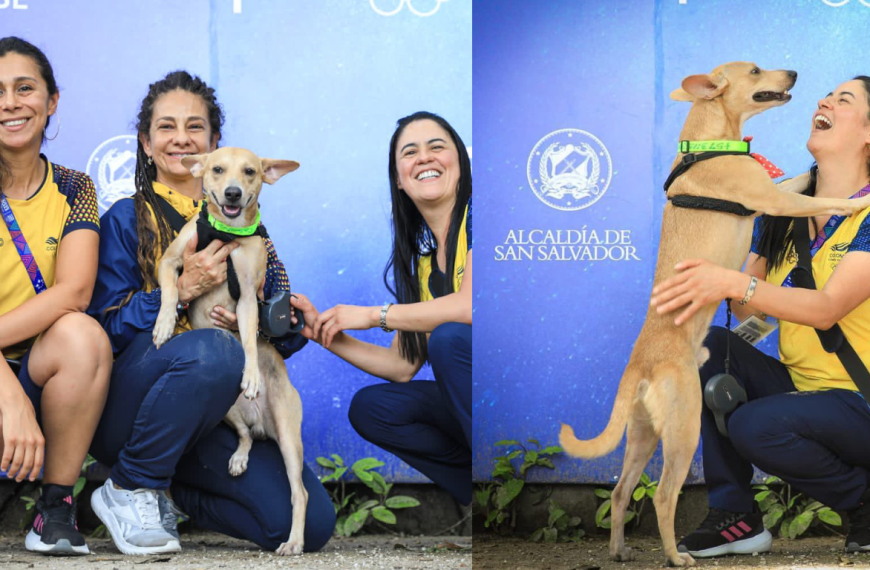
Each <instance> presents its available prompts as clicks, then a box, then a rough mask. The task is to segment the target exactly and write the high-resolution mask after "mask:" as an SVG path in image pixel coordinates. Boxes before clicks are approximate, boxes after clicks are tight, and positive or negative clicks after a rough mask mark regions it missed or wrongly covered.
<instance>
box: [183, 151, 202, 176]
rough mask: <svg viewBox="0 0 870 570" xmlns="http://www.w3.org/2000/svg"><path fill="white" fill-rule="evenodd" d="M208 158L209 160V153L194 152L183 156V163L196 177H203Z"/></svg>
mask: <svg viewBox="0 0 870 570" xmlns="http://www.w3.org/2000/svg"><path fill="white" fill-rule="evenodd" d="M206 160H208V155H207V154H192V155H190V156H185V157H184V158H182V159H181V164H183V165H184V166H185V167H186V168H187V169H188V170H189V171H190V173H191V174H193V177H194V178H202V175H203V174H205V162H206Z"/></svg>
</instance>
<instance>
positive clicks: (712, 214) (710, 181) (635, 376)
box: [559, 62, 870, 566]
mask: <svg viewBox="0 0 870 570" xmlns="http://www.w3.org/2000/svg"><path fill="white" fill-rule="evenodd" d="M796 80H797V73H796V72H794V71H782V70H779V71H766V70H762V69H760V68H758V66H756V65H755V64H753V63H747V62H733V63H728V64H725V65H721V66H719V67H717V68H716V69H714V70H713V71H712V72H711V73H710V74H708V75H692V76H689V77H687V78H686V79H684V80H683V82H682V87H681V88H680V89H677V90H675V91H674V92H673V93H671V98H672V99H675V100H678V101H687V102H691V103H692V108H691V110H690V111H689V115H688V117H687V118H686V123H685V125H684V126H683V130H682V132H681V133H680V140H681V141H711V140H728V141H740V140H741V139H742V127H743V123H744V122H745V121H746V120H747V119H748V118H750V117H752V116H753V115H756V114H758V113H760V112H762V111H764V110H766V109H769V108H771V107H776V106H779V105H782V104H784V103H786V102H787V101H788V100H790V99H791V95H789V93H788V90H789V89H790V88H792V87H793V86H794V84H795V81H796ZM681 150H683V149H681ZM683 156H684V154H682V153H680V154H678V155H677V158H676V159H675V160H674V164H673V167H677V165H679V164H680V163H681V162H682V158H683ZM806 184H807V176H806V175H801V176H798V177H796V178H794V179H791V180H786V181H785V182H782V183H780V184H778V185H775V184H774V183H773V182H771V180H770V177H769V176H768V174H767V173H766V171H765V170H764V168H763V167H762V166H761V165H760V164H759V163H758V162H756V161H755V160H752V159H750V158H749V157H748V155H746V156H738V155H723V156H718V157H716V158H714V159H711V160H704V161H699V162H697V163H696V164H694V165H693V166H692V167H691V168H690V169H688V170H687V171H685V172H684V173H683V174H682V175H681V176H679V177H677V178H676V179H675V180H674V181H673V183H672V185H671V186H670V188H669V190H668V199H669V201H668V203H667V204H666V205H665V208H664V213H663V219H662V236H661V241H660V243H659V255H658V261H657V264H656V270H655V279H654V285H657V284H659V283H661V282H662V281H664V280H666V279H668V278H670V277H672V276H673V275H674V274H675V269H674V266H675V265H676V264H677V263H678V262H680V261H682V260H684V259H689V258H702V259H707V260H709V261H712V262H713V263H716V264H718V265H721V266H724V267H729V268H732V269H740V267H741V266H742V265H743V262H744V260H745V259H746V255H747V253H748V251H749V244H750V240H751V238H752V225H753V218H754V217H755V216H757V215H760V214H770V215H774V216H790V217H805V216H814V215H822V214H828V215H851V214H853V213H855V212H858V211H860V210H863V209H864V208H866V207H868V206H870V196H865V197H863V198H858V199H855V200H841V199H832V198H815V197H810V196H805V195H803V194H800V193H799V192H801V191H802V190H804V189H805V188H806ZM677 196H684V197H686V196H692V197H703V198H704V199H714V200H720V201H722V200H727V201H730V202H734V203H737V204H739V205H740V206H742V208H744V209H746V210H748V211H750V212H752V213H754V214H753V215H745V216H740V215H735V214H733V213H726V212H723V211H716V210H711V209H690V208H685V207H677V206H675V205H674V202H673V201H671V200H672V199H673V198H675V197H677ZM747 282H748V277H747ZM747 284H748V283H747ZM716 308H717V307H716V305H713V304H711V305H708V306H706V307H703V308H702V309H700V310H699V311H697V312H696V313H695V315H694V316H693V317H692V318H691V319H690V320H689V321H687V322H685V323H684V324H683V325H681V326H676V325H675V324H674V319H673V317H672V316H669V315H660V314H658V313H657V312H656V310H655V308H653V307H649V309H648V311H647V315H646V319H645V321H644V324H643V328H642V329H641V332H640V335H639V336H638V339H637V341H636V343H635V345H634V350H633V351H632V353H631V357H630V359H629V362H628V365H627V367H626V369H625V372H624V373H623V376H622V379H621V380H620V384H619V388H618V390H617V393H616V399H615V401H614V405H613V411H612V413H611V416H610V420H609V422H608V424H607V427H606V428H605V429H604V431H603V432H602V433H601V434H600V435H599V436H598V437H596V438H594V439H591V440H586V441H581V440H578V439H577V438H576V437H575V435H574V430H573V429H571V427H570V426H568V425H564V424H563V426H562V432H561V434H560V437H559V441H560V443H561V445H562V447H563V448H564V449H565V451H566V452H567V453H568V454H570V455H572V456H575V457H582V458H592V457H599V456H602V455H605V454H607V453H609V452H611V451H613V449H614V448H615V447H616V446H617V445H618V444H619V442H620V441H621V440H622V435H623V432H627V441H626V447H625V458H624V462H623V468H622V474H621V476H620V478H619V483H618V484H617V486H616V489H615V490H614V492H613V495H612V500H613V502H612V507H611V513H612V515H611V535H610V555H611V557H612V558H613V559H614V560H630V559H631V553H630V550H629V549H628V548H626V547H625V537H624V525H625V512H626V509H627V507H628V504H629V501H630V500H631V493H632V490H633V489H634V487H635V485H636V484H637V482H638V480H639V479H640V476H641V474H642V473H643V470H644V467H646V465H647V463H648V462H649V460H650V458H651V457H652V454H653V452H654V451H655V449H656V446H657V445H658V442H659V440H661V441H662V453H663V458H664V468H663V470H662V474H661V478H660V481H659V486H658V489H657V490H656V495H655V498H654V499H653V504H654V506H655V509H656V516H657V518H658V525H659V533H660V534H661V538H662V546H663V551H664V554H665V556H666V558H667V561H668V563H669V564H670V565H673V566H686V565H693V564H694V563H695V561H694V559H693V558H692V556H691V555H689V554H688V553H683V552H678V551H677V544H676V538H675V536H674V515H675V512H676V506H677V498H678V495H679V492H680V488H681V487H682V485H683V482H684V481H685V480H686V475H688V472H689V467H690V465H691V462H692V457H693V456H694V454H695V450H696V449H697V447H698V440H699V437H700V432H701V425H700V424H701V406H702V395H701V381H700V375H699V373H698V369H699V367H700V366H701V365H702V364H703V363H704V362H705V361H706V359H707V358H708V356H709V353H708V352H707V350H706V349H705V348H704V347H703V341H704V338H705V336H706V334H707V329H708V328H709V326H710V322H711V321H712V319H713V315H714V314H715V312H716Z"/></svg>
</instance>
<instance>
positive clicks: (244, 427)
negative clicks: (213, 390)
mask: <svg viewBox="0 0 870 570" xmlns="http://www.w3.org/2000/svg"><path fill="white" fill-rule="evenodd" d="M224 421H225V422H227V423H228V424H230V425H231V426H233V427H234V428H235V430H236V432H237V433H238V434H239V447H238V448H237V449H236V452H235V453H233V455H232V456H231V457H230V465H229V471H230V475H232V476H233V477H238V476H239V475H241V474H242V473H244V472H245V471H246V470H247V469H248V454H249V453H250V452H251V445H252V444H253V439H252V438H251V430H250V429H249V428H248V424H246V423H245V420H244V419H243V418H242V413H241V412H240V411H239V409H238V407H237V406H235V405H234V406H233V407H232V408H230V411H229V412H227V415H226V416H225V417H224Z"/></svg>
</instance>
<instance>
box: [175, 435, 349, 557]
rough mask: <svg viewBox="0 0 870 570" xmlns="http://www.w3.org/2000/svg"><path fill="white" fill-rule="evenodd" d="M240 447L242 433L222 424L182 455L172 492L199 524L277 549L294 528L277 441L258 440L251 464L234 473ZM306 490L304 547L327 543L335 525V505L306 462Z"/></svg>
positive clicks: (314, 548)
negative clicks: (230, 467) (232, 467)
mask: <svg viewBox="0 0 870 570" xmlns="http://www.w3.org/2000/svg"><path fill="white" fill-rule="evenodd" d="M237 447H238V435H237V434H236V432H235V431H234V430H233V429H232V428H231V427H230V426H228V425H225V424H220V425H218V426H217V427H216V428H215V429H214V430H212V431H211V432H210V433H208V434H207V435H205V436H204V437H203V438H201V439H200V440H199V441H198V442H197V443H196V445H195V446H194V447H193V448H192V449H191V451H190V452H189V453H186V454H185V455H184V456H182V458H181V461H180V462H179V463H178V468H177V470H176V473H175V477H174V478H173V481H172V498H173V500H174V501H175V502H176V503H177V504H178V506H179V507H180V508H181V509H182V510H183V511H184V512H186V513H187V514H189V515H190V517H191V518H192V519H193V520H194V521H195V522H196V523H197V524H198V525H200V526H202V527H204V528H208V529H210V530H214V531H217V532H220V533H223V534H227V535H229V536H234V537H236V538H243V539H246V540H250V541H252V542H254V543H256V544H257V545H259V546H260V547H262V548H264V549H266V550H271V551H274V550H276V549H277V548H278V547H279V546H280V545H281V544H282V543H283V542H285V541H286V540H287V538H288V536H289V535H290V532H291V530H292V520H293V508H292V494H291V491H290V483H289V480H288V479H287V474H286V467H285V463H284V459H283V457H282V455H281V450H280V448H279V447H278V444H277V443H276V442H274V441H272V440H258V441H254V442H253V445H252V446H251V450H250V453H249V455H248V468H247V470H246V471H245V472H244V473H242V474H241V475H239V476H235V477H234V476H232V475H230V473H229V470H228V468H227V465H228V463H229V459H230V456H232V454H233V453H234V452H235V450H236V448H237ZM302 484H303V486H304V487H305V490H306V491H307V492H308V506H307V509H306V511H305V552H316V551H318V550H320V549H321V548H323V546H324V545H325V544H326V543H327V541H329V539H330V537H332V534H333V532H334V530H335V509H334V508H333V506H332V501H331V499H330V498H329V494H328V493H327V492H326V489H324V488H323V485H322V484H321V483H320V481H319V480H318V479H317V476H316V475H315V474H314V472H313V471H312V470H311V469H310V468H309V467H308V466H304V467H303V470H302Z"/></svg>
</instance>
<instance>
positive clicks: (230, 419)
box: [153, 148, 308, 554]
mask: <svg viewBox="0 0 870 570" xmlns="http://www.w3.org/2000/svg"><path fill="white" fill-rule="evenodd" d="M181 162H182V164H184V166H186V167H187V168H188V169H190V171H191V173H192V174H193V175H194V176H195V177H197V178H203V195H204V197H205V201H204V202H203V208H204V210H203V212H202V213H201V214H200V216H195V217H194V218H193V219H191V220H190V221H189V222H187V224H185V225H184V227H183V228H182V229H181V231H180V232H179V233H178V235H177V236H176V238H175V239H174V240H173V241H172V243H171V244H170V245H169V247H168V248H167V249H166V251H165V252H164V254H163V257H162V259H161V261H160V266H159V270H158V281H159V282H160V287H161V298H160V312H159V314H158V316H157V321H156V323H155V325H154V333H153V337H154V344H155V346H157V348H160V347H161V346H162V345H163V344H164V343H166V341H168V340H169V338H170V337H171V336H172V333H173V332H174V330H175V324H176V319H177V312H176V305H177V302H178V289H177V287H176V280H177V279H178V272H179V270H180V268H181V267H182V265H183V262H184V259H183V257H184V252H185V249H186V248H187V244H188V243H189V242H190V241H191V238H192V237H193V236H194V235H197V223H198V221H199V223H200V224H205V223H207V224H209V225H210V226H211V227H212V228H214V229H216V230H219V231H221V232H223V233H226V234H229V236H228V239H235V240H236V241H238V242H239V244H240V245H239V247H238V248H236V249H235V250H233V252H232V253H230V259H231V260H232V266H233V267H234V270H235V273H236V275H237V279H238V290H239V291H238V299H235V298H234V297H233V295H232V294H231V293H230V286H229V284H230V279H228V280H226V281H224V283H223V284H221V285H220V286H218V287H217V288H215V289H213V290H212V291H209V292H208V293H205V294H204V295H201V296H200V297H198V298H196V299H195V300H194V301H193V302H192V303H191V305H190V307H189V310H188V316H189V318H190V323H191V325H192V326H193V328H195V329H199V328H216V327H215V325H214V324H213V322H212V319H211V317H210V316H209V313H210V312H211V310H212V307H214V306H216V305H220V306H222V307H225V308H226V309H227V310H228V311H231V312H235V313H236V315H237V317H238V325H239V331H238V332H237V333H233V334H235V336H236V338H238V339H239V340H240V341H241V343H242V347H243V348H244V352H245V371H244V375H243V376H242V384H241V389H242V394H240V395H239V397H238V400H236V403H235V404H233V407H232V408H230V410H229V412H227V415H226V417H225V418H224V421H225V422H227V423H228V424H230V425H231V426H233V427H234V428H235V429H236V432H238V434H239V447H238V449H237V450H236V452H235V453H234V454H233V455H232V457H231V458H230V461H229V466H228V469H229V472H230V474H232V475H233V476H239V475H241V474H242V473H244V472H245V470H246V469H247V467H248V453H249V452H250V450H251V445H252V443H253V441H252V438H255V439H266V438H267V437H268V438H270V439H273V440H275V441H276V442H278V446H279V448H280V449H281V456H282V457H283V458H284V465H285V467H286V469H287V478H288V479H289V482H290V490H291V493H292V498H291V501H292V504H293V521H292V528H291V531H290V536H289V537H288V539H287V540H286V541H285V542H284V543H282V544H281V545H280V546H279V547H278V549H277V550H276V552H277V553H278V554H301V553H302V549H303V547H304V532H305V513H306V510H307V506H308V492H307V491H306V490H305V486H304V485H303V484H302V465H303V463H302V461H303V459H302V401H301V400H300V398H299V393H298V392H297V391H296V389H295V388H294V387H293V385H292V384H291V383H290V378H289V377H288V375H287V368H286V366H285V365H284V360H283V359H282V358H281V355H280V354H279V353H278V351H277V350H276V349H275V347H273V346H272V345H271V344H270V343H269V342H268V341H267V340H265V339H263V338H258V335H257V328H258V310H257V289H258V287H259V285H260V283H262V282H263V279H264V277H265V274H266V262H267V253H266V246H265V244H264V242H263V238H262V237H261V236H260V234H259V233H258V232H259V227H260V226H259V219H260V216H259V207H258V203H257V198H258V197H259V194H260V189H261V188H262V185H263V182H266V183H268V184H274V183H275V182H276V181H277V180H278V179H279V178H281V177H282V176H284V175H285V174H287V173H288V172H292V171H294V170H296V169H297V168H299V164H298V163H297V162H293V161H289V160H272V159H268V158H264V159H260V158H258V157H257V156H256V155H255V154H253V153H252V152H250V151H248V150H245V149H240V148H220V149H218V150H216V151H214V152H212V153H210V154H199V155H193V156H187V157H184V158H183V159H182V161H181ZM206 220H207V221H206ZM240 234H241V235H246V236H247V237H237V236H238V235H240ZM199 241H200V242H202V241H203V240H202V239H200V240H199ZM200 245H202V246H205V245H207V244H204V243H201V244H200Z"/></svg>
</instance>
